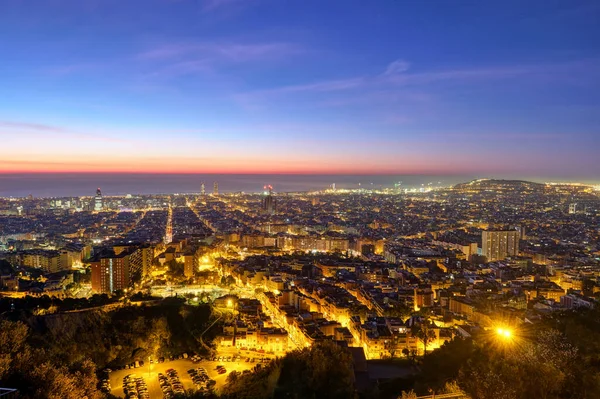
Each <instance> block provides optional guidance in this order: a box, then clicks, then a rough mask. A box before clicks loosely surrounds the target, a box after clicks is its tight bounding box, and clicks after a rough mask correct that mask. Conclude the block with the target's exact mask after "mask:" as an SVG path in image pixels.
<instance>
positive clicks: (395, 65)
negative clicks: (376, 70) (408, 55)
mask: <svg viewBox="0 0 600 399" xmlns="http://www.w3.org/2000/svg"><path fill="white" fill-rule="evenodd" d="M408 68H410V64H409V63H408V62H406V61H404V60H396V61H394V62H392V63H391V64H390V65H388V67H387V68H386V70H385V72H384V73H383V74H384V75H385V76H390V75H395V74H397V73H402V72H406V71H408Z"/></svg>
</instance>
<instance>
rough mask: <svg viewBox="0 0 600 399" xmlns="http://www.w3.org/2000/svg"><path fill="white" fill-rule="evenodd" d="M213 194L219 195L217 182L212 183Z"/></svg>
mask: <svg viewBox="0 0 600 399" xmlns="http://www.w3.org/2000/svg"><path fill="white" fill-rule="evenodd" d="M213 195H214V196H217V195H219V182H214V183H213Z"/></svg>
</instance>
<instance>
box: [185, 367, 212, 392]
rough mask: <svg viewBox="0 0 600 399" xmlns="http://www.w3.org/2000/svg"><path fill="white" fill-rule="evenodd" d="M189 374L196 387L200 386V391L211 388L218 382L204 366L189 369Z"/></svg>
mask: <svg viewBox="0 0 600 399" xmlns="http://www.w3.org/2000/svg"><path fill="white" fill-rule="evenodd" d="M188 374H189V375H190V377H191V378H192V381H193V382H194V385H196V388H198V389H199V390H200V391H204V390H210V389H211V388H213V387H214V386H215V385H216V384H217V382H216V381H215V380H213V379H211V378H210V377H209V376H208V373H207V371H206V369H205V368H204V367H199V368H196V369H189V370H188Z"/></svg>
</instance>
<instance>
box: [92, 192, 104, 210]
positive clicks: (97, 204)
mask: <svg viewBox="0 0 600 399" xmlns="http://www.w3.org/2000/svg"><path fill="white" fill-rule="evenodd" d="M102 209H104V207H103V204H102V191H100V188H98V189H97V190H96V196H95V197H94V211H96V212H100V211H101V210H102Z"/></svg>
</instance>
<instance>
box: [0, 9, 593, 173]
mask: <svg viewBox="0 0 600 399" xmlns="http://www.w3.org/2000/svg"><path fill="white" fill-rule="evenodd" d="M599 16H600V7H599V6H598V4H596V3H594V2H592V1H575V2H569V3H568V4H567V3H564V4H547V2H541V1H540V2H531V3H529V4H528V7H527V8H523V6H522V4H520V3H518V2H503V3H496V4H492V3H487V4H476V3H472V4H468V3H460V4H457V3H447V4H441V3H437V2H436V3H433V2H421V3H416V2H413V3H411V2H400V1H381V2H377V3H375V4H358V3H356V2H341V1H330V2H326V3H323V2H316V1H314V2H311V1H309V2H293V3H286V4H283V3H281V2H277V1H272V0H255V1H251V0H248V1H244V0H206V1H151V2H147V1H144V2H141V1H130V2H127V3H126V4H122V3H121V2H114V1H106V2H97V1H84V2H75V1H50V2H31V3H27V2H6V3H3V4H1V5H0V51H2V54H3V56H2V58H3V62H2V77H1V78H0V82H1V84H0V139H1V140H2V149H3V156H2V159H0V173H2V174H7V173H49V172H51V173H57V172H65V173H73V172H87V173H90V172H94V173H97V172H105V173H133V172H136V173H205V174H206V173H221V174H241V173H243V174H248V173H249V174H275V173H282V174H357V175H358V174H362V175H367V174H398V175H399V174H403V175H411V174H416V175H427V174H429V175H447V176H449V175H462V176H479V177H499V178H514V177H522V178H528V179H531V178H537V179H538V180H546V181H547V180H551V179H574V180H582V181H596V180H597V176H598V175H599V174H600V164H599V163H598V162H597V160H596V154H595V152H596V149H597V148H598V144H600V142H599V138H598V136H599V133H600V132H598V126H599V125H600V119H599V116H598V115H600V112H598V110H599V105H600V95H599V94H598V93H600V91H598V88H599V87H598V86H600V84H599V83H600V72H599V71H600V49H598V46H597V45H596V44H595V43H594V40H593V38H595V37H597V36H598V34H600V27H598V26H597V25H596V24H594V21H596V20H597V19H598V17H599Z"/></svg>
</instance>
